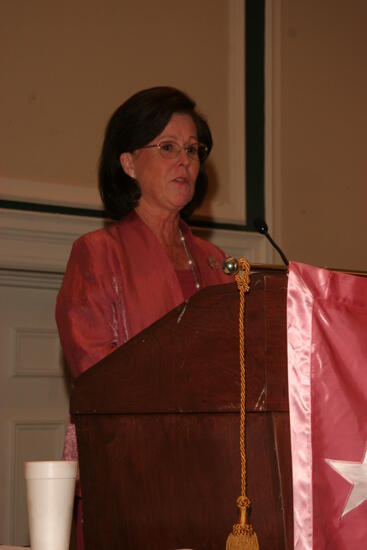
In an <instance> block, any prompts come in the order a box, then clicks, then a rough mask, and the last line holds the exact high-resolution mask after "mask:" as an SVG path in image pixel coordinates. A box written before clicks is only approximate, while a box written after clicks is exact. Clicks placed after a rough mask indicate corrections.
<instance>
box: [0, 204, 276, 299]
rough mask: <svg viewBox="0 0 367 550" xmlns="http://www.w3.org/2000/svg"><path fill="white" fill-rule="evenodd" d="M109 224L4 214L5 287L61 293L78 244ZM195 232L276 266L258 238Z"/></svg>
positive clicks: (1, 268)
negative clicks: (66, 271) (54, 290)
mask: <svg viewBox="0 0 367 550" xmlns="http://www.w3.org/2000/svg"><path fill="white" fill-rule="evenodd" d="M104 224H105V221H104V220H103V219H102V218H101V219H98V218H89V217H84V216H70V215H62V214H46V213H43V212H30V211H26V212H25V211H23V210H10V209H0V284H2V285H5V284H10V285H11V286H25V287H28V288H29V287H30V286H33V287H34V288H39V287H42V285H46V287H49V288H57V287H58V286H59V285H60V282H61V276H62V275H61V274H62V273H63V272H64V270H65V266H66V262H67V260H68V257H69V254H70V249H71V246H72V244H73V242H74V241H75V240H76V239H77V238H78V237H79V236H80V235H82V234H84V233H87V232H89V231H94V230H96V229H99V228H101V227H103V226H104ZM193 231H194V233H195V234H197V235H198V236H201V237H202V238H205V239H208V240H210V241H212V242H213V243H215V244H216V245H217V246H219V247H220V248H222V249H223V250H225V251H226V252H227V253H228V254H231V255H236V256H246V257H247V258H248V259H249V261H250V262H255V263H269V262H270V261H271V258H272V252H271V250H270V248H269V246H268V244H267V241H266V239H265V238H264V237H263V236H262V235H259V234H257V233H252V232H248V231H234V230H229V229H215V228H214V229H208V228H195V227H194V228H193ZM14 270H16V271H17V273H16V274H14V273H12V272H13V271H14ZM46 273H48V274H49V275H47V276H46ZM51 274H52V275H51Z"/></svg>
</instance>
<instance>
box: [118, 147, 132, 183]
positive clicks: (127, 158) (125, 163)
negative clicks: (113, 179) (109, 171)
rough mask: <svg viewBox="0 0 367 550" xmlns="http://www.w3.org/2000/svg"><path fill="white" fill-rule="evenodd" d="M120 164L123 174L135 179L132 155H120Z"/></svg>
mask: <svg viewBox="0 0 367 550" xmlns="http://www.w3.org/2000/svg"><path fill="white" fill-rule="evenodd" d="M120 163H121V166H122V169H123V171H124V172H125V174H127V175H128V176H130V178H134V179H135V164H134V159H133V155H132V153H121V155H120Z"/></svg>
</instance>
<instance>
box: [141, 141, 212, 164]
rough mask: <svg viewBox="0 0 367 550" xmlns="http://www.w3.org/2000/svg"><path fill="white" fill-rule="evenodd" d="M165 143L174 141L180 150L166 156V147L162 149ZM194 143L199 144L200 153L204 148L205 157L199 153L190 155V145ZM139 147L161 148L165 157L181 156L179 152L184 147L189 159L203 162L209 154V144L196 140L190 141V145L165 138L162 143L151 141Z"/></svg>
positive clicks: (160, 150)
mask: <svg viewBox="0 0 367 550" xmlns="http://www.w3.org/2000/svg"><path fill="white" fill-rule="evenodd" d="M165 143H174V144H176V145H177V146H178V147H179V149H178V151H177V152H176V154H175V155H174V156H172V157H169V156H165V153H167V151H164V149H162V145H164V144H165ZM192 145H197V146H198V153H199V149H200V148H201V150H203V151H204V152H205V156H204V158H203V159H201V158H200V157H199V154H198V155H197V156H196V157H193V156H192V155H190V153H189V152H188V150H187V149H188V148H189V147H192ZM139 149H159V152H160V154H161V156H162V157H163V158H165V159H169V158H171V159H174V158H177V157H178V156H179V154H180V153H181V151H182V149H184V150H185V153H186V155H187V156H188V157H189V159H191V160H198V161H199V162H201V163H202V162H204V161H205V160H206V159H207V158H208V154H209V148H208V146H207V145H205V143H200V142H199V141H195V142H193V143H190V145H180V144H179V143H177V141H174V140H163V141H161V142H160V143H151V144H150V145H143V147H138V148H137V150H139Z"/></svg>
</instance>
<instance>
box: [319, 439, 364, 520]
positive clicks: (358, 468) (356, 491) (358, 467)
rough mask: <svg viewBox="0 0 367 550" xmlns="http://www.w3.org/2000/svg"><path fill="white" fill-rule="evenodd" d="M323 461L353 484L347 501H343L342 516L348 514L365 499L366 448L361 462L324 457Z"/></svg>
mask: <svg viewBox="0 0 367 550" xmlns="http://www.w3.org/2000/svg"><path fill="white" fill-rule="evenodd" d="M325 461H326V462H327V463H328V464H329V466H331V468H333V469H334V470H335V471H336V472H337V473H338V474H339V475H341V476H342V477H344V479H346V480H347V481H349V483H351V484H352V485H353V487H352V490H351V492H350V494H349V497H348V499H347V502H346V503H345V507H344V511H343V513H342V517H343V516H345V515H346V514H348V512H350V511H351V510H353V509H354V508H357V506H360V505H361V504H362V502H364V501H365V500H367V449H366V452H365V455H364V458H363V460H362V462H348V461H345V460H331V459H330V458H325Z"/></svg>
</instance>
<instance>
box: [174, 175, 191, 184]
mask: <svg viewBox="0 0 367 550" xmlns="http://www.w3.org/2000/svg"><path fill="white" fill-rule="evenodd" d="M173 181H176V182H177V183H189V180H188V178H185V177H181V176H178V177H177V178H174V179H173Z"/></svg>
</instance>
